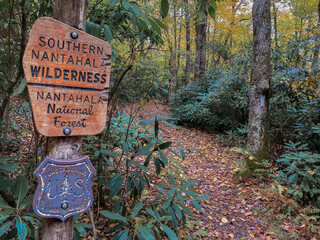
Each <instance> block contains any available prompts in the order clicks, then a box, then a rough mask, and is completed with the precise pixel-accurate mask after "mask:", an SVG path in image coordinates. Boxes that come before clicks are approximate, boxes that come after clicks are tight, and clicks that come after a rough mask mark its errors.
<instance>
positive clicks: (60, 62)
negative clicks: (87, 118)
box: [23, 17, 111, 89]
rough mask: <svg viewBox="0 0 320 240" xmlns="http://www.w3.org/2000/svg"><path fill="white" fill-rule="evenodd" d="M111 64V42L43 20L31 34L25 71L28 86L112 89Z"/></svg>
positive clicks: (49, 20)
mask: <svg viewBox="0 0 320 240" xmlns="http://www.w3.org/2000/svg"><path fill="white" fill-rule="evenodd" d="M72 31H76V32H77V33H78V35H79V37H78V38H77V39H73V38H72V37H71V35H70V34H71V32H72ZM110 61H111V48H110V46H109V44H108V43H107V42H105V41H103V40H101V39H99V38H96V37H94V36H92V35H90V34H87V33H85V32H83V31H80V30H78V29H76V28H73V27H70V26H68V25H66V24H63V23H61V22H59V21H57V20H54V19H52V18H47V17H43V18H39V19H38V20H37V21H36V22H35V23H34V25H33V27H32V30H31V32H30V39H29V41H28V44H27V47H26V50H25V53H24V56H23V68H24V71H25V76H26V81H27V83H37V84H49V85H56V86H70V87H82V88H93V89H104V88H108V87H109V78H110Z"/></svg>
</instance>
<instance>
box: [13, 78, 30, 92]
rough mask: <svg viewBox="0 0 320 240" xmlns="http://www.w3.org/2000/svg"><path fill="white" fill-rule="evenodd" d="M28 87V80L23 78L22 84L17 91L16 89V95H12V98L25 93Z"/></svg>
mask: <svg viewBox="0 0 320 240" xmlns="http://www.w3.org/2000/svg"><path fill="white" fill-rule="evenodd" d="M26 87H27V82H26V78H22V80H21V83H20V84H19V86H18V87H17V89H15V91H14V93H13V94H12V97H16V96H18V95H20V94H21V93H23V91H24V90H25V89H26Z"/></svg>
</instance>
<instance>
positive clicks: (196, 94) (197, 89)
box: [171, 69, 249, 130]
mask: <svg viewBox="0 0 320 240" xmlns="http://www.w3.org/2000/svg"><path fill="white" fill-rule="evenodd" d="M241 72H242V71H239V69H234V70H228V71H226V72H224V71H221V70H215V71H214V72H213V73H212V74H210V75H208V77H207V79H205V80H202V81H199V82H196V83H192V84H190V85H189V86H187V87H185V88H182V89H180V90H179V91H177V93H176V94H175V97H174V99H173V101H172V103H171V114H172V117H173V118H175V119H176V121H177V122H178V123H179V124H186V125H188V126H196V127H204V128H206V129H208V130H212V129H215V130H230V129H235V128H237V127H240V126H241V124H246V121H247V118H248V89H249V88H248V87H249V84H248V83H247V82H246V79H245V77H244V75H243V74H242V73H241Z"/></svg>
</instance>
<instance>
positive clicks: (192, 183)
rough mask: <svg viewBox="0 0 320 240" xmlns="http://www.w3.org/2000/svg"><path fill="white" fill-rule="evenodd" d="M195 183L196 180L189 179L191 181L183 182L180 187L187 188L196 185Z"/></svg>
mask: <svg viewBox="0 0 320 240" xmlns="http://www.w3.org/2000/svg"><path fill="white" fill-rule="evenodd" d="M195 184H196V182H195V181H189V182H187V183H185V184H183V185H182V186H181V187H180V188H187V187H191V186H193V185H195Z"/></svg>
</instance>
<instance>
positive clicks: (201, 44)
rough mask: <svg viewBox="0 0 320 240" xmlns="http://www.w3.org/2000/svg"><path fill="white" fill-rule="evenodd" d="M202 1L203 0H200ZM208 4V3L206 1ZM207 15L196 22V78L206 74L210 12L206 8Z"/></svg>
mask: <svg viewBox="0 0 320 240" xmlns="http://www.w3.org/2000/svg"><path fill="white" fill-rule="evenodd" d="M199 1H201V0H199ZM205 5H206V3H205ZM205 8H206V6H204V10H203V11H204V14H205V17H204V18H203V19H202V20H199V21H198V22H197V24H196V60H195V69H194V78H195V79H201V78H204V77H205V74H206V42H207V31H206V30H207V19H208V17H207V16H208V12H207V11H206V10H205Z"/></svg>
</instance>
